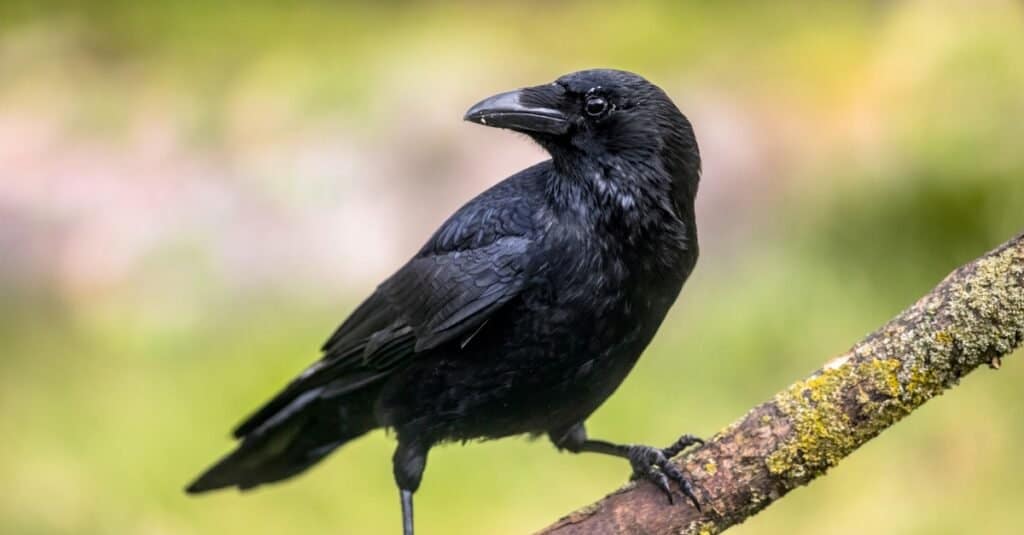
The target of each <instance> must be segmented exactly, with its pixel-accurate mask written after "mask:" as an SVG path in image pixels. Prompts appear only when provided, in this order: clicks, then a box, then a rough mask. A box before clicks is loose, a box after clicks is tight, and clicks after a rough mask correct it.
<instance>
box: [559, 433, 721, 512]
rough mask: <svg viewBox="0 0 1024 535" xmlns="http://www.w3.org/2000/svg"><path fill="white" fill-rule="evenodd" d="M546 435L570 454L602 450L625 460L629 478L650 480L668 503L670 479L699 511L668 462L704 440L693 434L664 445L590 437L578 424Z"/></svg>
mask: <svg viewBox="0 0 1024 535" xmlns="http://www.w3.org/2000/svg"><path fill="white" fill-rule="evenodd" d="M548 436H549V437H550V438H551V442H553V443H554V444H555V447H556V448H558V449H560V450H568V451H571V452H573V453H583V452H592V453H603V454H605V455H614V456H616V457H622V458H624V459H628V460H629V464H630V466H632V467H633V477H632V479H647V480H648V481H650V482H652V483H654V484H655V485H657V486H658V488H660V489H661V490H662V492H664V493H665V495H666V496H668V501H669V503H675V497H674V496H673V494H672V489H671V487H670V486H669V480H672V481H673V482H675V483H676V485H678V486H679V490H680V491H682V493H683V494H684V495H686V497H687V498H689V499H690V501H691V502H692V503H693V506H694V507H696V508H697V509H698V510H700V502H699V501H698V500H697V495H696V494H694V492H693V485H691V484H690V481H689V480H688V479H687V478H686V475H685V474H683V472H682V470H680V469H679V468H678V467H677V466H676V465H675V464H673V463H672V462H671V461H670V459H671V458H672V457H675V456H676V455H679V453H680V452H682V451H683V450H685V449H686V448H688V447H690V446H692V445H694V444H703V443H704V441H703V440H701V439H699V438H697V437H695V436H693V435H683V436H681V437H679V440H677V441H676V442H675V443H674V444H672V445H671V446H669V447H667V448H654V447H651V446H642V445H629V444H612V443H611V442H605V441H603V440H591V439H589V438H587V430H586V428H585V427H583V424H582V423H578V424H574V425H572V426H569V427H567V428H563V429H558V430H554V431H551V432H549V433H548Z"/></svg>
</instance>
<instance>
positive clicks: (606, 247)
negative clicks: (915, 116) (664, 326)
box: [186, 69, 702, 535]
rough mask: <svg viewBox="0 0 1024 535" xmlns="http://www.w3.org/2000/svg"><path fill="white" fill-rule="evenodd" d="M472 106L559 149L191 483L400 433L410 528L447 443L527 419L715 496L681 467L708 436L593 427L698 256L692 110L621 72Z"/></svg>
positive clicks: (268, 473)
mask: <svg viewBox="0 0 1024 535" xmlns="http://www.w3.org/2000/svg"><path fill="white" fill-rule="evenodd" d="M464 119H465V120H467V121H471V122H474V123H479V124H481V125H485V126H492V127H497V128H505V129H509V130H513V131H516V132H520V133H523V134H526V135H527V136H529V137H530V138H532V139H533V140H534V141H535V142H536V143H538V144H539V145H540V146H541V147H543V148H544V149H545V150H546V151H547V152H548V153H549V154H550V156H551V158H550V159H549V160H546V161H543V162H541V163H538V164H536V165H534V166H532V167H529V168H527V169H524V170H522V171H520V172H518V173H516V174H515V175H512V176H511V177H509V178H507V179H505V180H503V181H502V182H500V183H498V184H497V185H495V186H493V187H491V188H490V189H488V190H486V191H484V192H483V193H481V194H480V195H479V196H477V197H476V198H474V199H472V200H471V201H469V202H468V203H467V204H465V205H464V206H463V207H462V208H460V209H459V210H458V211H456V212H455V214H454V215H452V216H451V217H450V218H449V219H448V220H447V221H445V222H444V223H443V224H442V225H441V227H440V228H439V229H438V230H437V231H436V232H435V233H434V234H433V236H432V237H431V238H430V239H429V240H428V241H427V243H426V244H425V245H424V246H423V248H422V249H420V250H419V252H417V253H416V254H415V256H413V257H412V259H411V260H409V261H408V262H407V263H406V264H405V265H404V266H402V267H401V268H400V269H399V270H398V271H397V272H396V273H394V274H393V275H392V276H391V277H390V278H388V279H387V280H385V281H384V282H383V283H382V284H381V285H380V286H378V287H377V289H376V291H374V292H373V294H372V295H370V297H369V298H367V299H366V300H365V301H364V302H363V303H362V304H361V305H359V306H358V307H357V308H356V309H355V311H354V312H352V314H351V315H350V316H349V317H348V319H346V320H345V321H344V322H343V323H342V324H341V326H340V327H338V329H337V330H336V331H335V332H334V333H333V334H332V335H331V336H330V338H329V339H328V340H327V342H326V343H325V344H324V345H323V348H322V358H321V359H320V360H319V361H317V362H315V363H314V364H313V365H311V366H310V367H309V368H307V369H306V370H305V371H303V372H302V373H301V374H300V375H299V376H298V377H297V378H296V379H294V380H293V381H291V383H289V384H288V385H287V386H285V388H284V389H283V390H281V392H279V393H278V394H277V395H276V396H275V397H274V398H272V399H271V400H270V401H268V402H267V403H266V404H265V405H263V406H262V407H261V408H260V409H258V410H257V411H255V412H254V413H253V414H252V415H251V416H249V418H248V419H246V420H245V421H243V422H242V423H241V424H239V425H238V427H237V428H236V429H235V430H234V436H235V437H236V438H237V439H239V440H240V443H239V444H238V446H237V448H236V449H235V450H234V451H232V452H231V453H229V454H227V455H226V456H225V457H224V458H222V459H221V460H219V461H218V462H217V463H216V464H214V465H213V466H212V467H210V468H209V469H208V470H207V471H206V472H205V473H203V474H202V475H201V476H199V478H198V479H196V480H195V481H194V482H193V483H192V484H191V485H189V486H188V488H187V489H186V490H187V492H189V493H200V492H205V491H209V490H214V489H219V488H223V487H238V488H239V489H242V490H245V489H251V488H253V487H256V486H259V485H263V484H265V483H272V482H275V481H280V480H283V479H287V478H290V477H292V476H295V475H297V474H299V473H301V472H303V471H305V470H306V469H307V468H309V467H310V466H312V465H314V464H316V463H317V462H319V461H320V460H322V459H323V458H324V457H326V456H327V455H328V454H330V453H331V452H333V451H334V450H335V449H337V448H338V447H340V446H342V445H344V444H345V443H347V442H349V441H351V440H353V439H356V438H358V437H359V436H361V435H363V434H365V433H367V432H369V431H371V430H374V429H377V428H386V429H391V430H393V431H394V434H395V436H396V438H397V441H398V445H397V448H396V450H395V452H394V457H393V467H394V478H395V482H396V483H397V485H398V489H399V494H400V502H401V507H402V519H403V533H405V534H406V535H411V534H412V532H413V518H412V517H413V510H412V497H413V493H414V492H415V491H416V490H417V488H418V487H419V486H420V480H421V478H422V475H423V470H424V467H425V466H426V461H427V452H428V451H429V450H430V449H431V448H432V447H433V446H435V445H438V444H442V443H446V442H453V441H462V442H465V441H470V440H480V439H496V438H501V437H508V436H512V435H522V434H529V435H533V436H538V435H543V434H547V435H548V437H549V438H550V440H551V441H552V442H553V443H554V445H555V446H556V447H557V448H558V449H560V450H567V451H570V452H573V453H579V452H596V453H603V454H607V455H614V456H618V457H622V458H625V459H628V460H629V462H630V465H631V467H632V469H633V475H634V478H642V479H647V480H650V481H651V482H653V483H654V484H655V485H657V486H658V487H659V488H660V489H661V490H662V491H663V492H664V493H665V494H666V495H667V496H668V501H669V502H670V503H672V502H673V490H672V486H670V482H671V483H674V485H675V486H677V487H678V488H679V490H680V491H681V492H682V494H683V495H685V496H686V497H687V498H688V499H689V500H690V501H691V502H692V503H693V505H694V506H696V507H698V508H699V507H700V504H699V501H698V499H697V497H696V495H695V494H694V491H693V488H692V486H691V484H690V483H689V482H688V480H687V478H686V477H685V475H684V474H683V473H681V471H680V470H679V469H678V468H677V467H676V466H675V465H674V464H672V463H670V462H668V459H670V458H671V457H673V456H675V455H676V454H678V453H679V452H681V451H682V450H683V449H685V448H687V447H688V446H691V445H694V444H700V443H702V441H701V440H700V439H698V438H696V437H694V436H691V435H683V436H682V437H681V438H680V439H679V440H678V441H677V442H676V443H675V444H673V445H672V446H669V447H668V448H655V447H650V446H643V445H620V444H613V443H610V442H605V441H601V440H593V439H590V438H588V437H587V433H586V430H585V428H584V421H585V420H586V419H587V418H588V417H589V416H590V415H591V414H592V413H593V412H594V411H595V410H596V409H597V408H598V407H599V406H600V405H601V404H602V403H603V402H604V401H605V400H606V399H607V398H608V397H609V396H610V395H611V394H612V393H613V392H614V391H615V389H616V388H617V387H618V386H619V384H621V383H622V381H623V379H625V377H626V375H628V374H629V372H630V370H631V369H632V368H633V365H634V364H635V363H636V361H637V359H638V358H639V357H640V354H641V353H642V352H643V350H644V348H645V347H646V346H647V345H648V343H649V342H650V341H651V339H652V338H653V337H654V335H655V333H656V331H657V330H658V327H659V326H660V325H661V322H662V320H663V319H664V317H665V314H666V313H667V312H668V310H669V307H671V306H672V303H673V302H674V301H675V300H676V296H677V295H678V294H679V291H680V289H681V288H682V286H683V283H684V282H686V279H687V278H688V277H689V275H690V273H691V272H692V271H693V268H694V266H695V264H696V262H697V254H698V248H697V227H696V218H695V213H694V199H695V197H696V195H697V186H698V182H699V179H700V174H701V160H700V153H699V150H698V148H697V141H696V138H695V137H694V132H693V128H692V127H691V125H690V122H689V120H688V119H687V118H686V117H685V116H684V115H683V114H682V113H681V112H680V111H679V109H678V108H677V107H676V106H675V104H673V102H672V101H671V100H670V99H669V97H668V96H667V95H666V94H665V93H664V92H663V91H662V90H661V89H660V88H658V87H657V86H655V85H654V84H652V83H650V82H648V81H647V80H645V79H644V78H642V77H640V76H638V75H636V74H633V73H629V72H625V71H619V70H611V69H594V70H586V71H580V72H575V73H572V74H567V75H565V76H562V77H561V78H559V79H557V80H555V81H554V82H553V83H548V84H544V85H539V86H534V87H526V88H523V89H519V90H516V91H510V92H507V93H501V94H498V95H495V96H493V97H490V98H487V99H485V100H483V101H481V102H479V103H478V104H476V105H474V106H473V107H472V108H470V109H469V111H468V112H467V113H466V115H465V117H464Z"/></svg>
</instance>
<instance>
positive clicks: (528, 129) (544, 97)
mask: <svg viewBox="0 0 1024 535" xmlns="http://www.w3.org/2000/svg"><path fill="white" fill-rule="evenodd" d="M560 92H561V88H559V87H558V86H538V87H528V88H525V89H518V90H516V91H509V92H508V93H501V94H498V95H494V96H493V97H490V98H486V99H484V100H481V101H480V102H478V103H477V104H476V105H475V106H473V107H472V108H470V109H469V111H467V112H466V116H465V117H464V119H465V120H467V121H471V122H474V123H480V124H482V125H484V126H493V127H497V128H508V129H509V130H516V131H518V132H523V133H541V134H554V135H561V134H564V133H566V132H567V131H568V130H569V118H568V117H566V116H565V114H564V113H562V112H560V111H558V110H556V109H554V108H552V107H549V106H546V105H545V104H547V103H552V104H554V103H555V102H556V101H557V100H558V98H557V97H559V96H561V95H560V94H559V93H560ZM524 101H525V102H524Z"/></svg>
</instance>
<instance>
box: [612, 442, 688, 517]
mask: <svg viewBox="0 0 1024 535" xmlns="http://www.w3.org/2000/svg"><path fill="white" fill-rule="evenodd" d="M694 444H704V441H703V440H701V439H699V438H697V437H695V436H693V435H683V436H681V437H679V440H677V441H676V442H675V443H674V444H672V445H671V446H669V447H667V448H664V449H659V448H654V447H651V446H630V447H629V464H630V465H631V466H632V467H633V475H632V477H631V478H630V479H632V480H634V481H635V480H638V479H646V480H648V481H650V482H651V483H654V485H655V486H657V487H658V488H659V489H661V491H662V492H664V493H665V496H667V497H668V503H669V504H670V505H674V504H675V503H676V500H675V495H674V494H673V493H672V487H671V485H670V484H669V481H670V480H671V481H672V482H674V483H675V484H676V485H677V486H678V487H679V490H680V491H681V492H682V493H683V495H684V496H686V497H687V498H688V499H689V500H690V503H692V504H693V506H694V507H696V508H697V510H698V511H701V510H702V509H701V506H700V501H699V500H698V499H697V495H696V493H695V492H694V490H693V485H692V484H691V483H690V480H689V479H687V478H686V475H685V474H684V473H683V471H682V470H680V469H679V467H678V466H676V465H675V463H673V462H672V461H671V460H670V459H672V457H675V456H676V455H678V454H679V453H680V452H682V451H683V450H685V449H686V448H687V447H689V446H692V445H694Z"/></svg>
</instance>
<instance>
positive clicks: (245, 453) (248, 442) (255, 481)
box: [185, 389, 376, 494]
mask: <svg viewBox="0 0 1024 535" xmlns="http://www.w3.org/2000/svg"><path fill="white" fill-rule="evenodd" d="M321 391H322V389H314V390H311V391H309V392H306V393H304V394H303V395H301V396H299V397H297V398H296V399H294V400H293V401H292V402H291V403H289V404H288V405H286V406H285V407H284V408H283V409H281V410H280V411H278V412H277V413H276V414H274V415H273V416H272V417H270V418H269V419H267V420H266V421H265V422H264V423H263V424H262V425H261V426H259V427H258V428H256V429H254V430H252V431H251V432H250V433H249V434H247V435H246V436H245V437H243V438H242V441H241V443H240V444H239V445H238V447H237V448H235V450H234V451H232V452H230V453H228V454H227V455H225V456H224V457H223V458H221V459H220V460H219V461H217V462H216V463H215V464H214V465H213V466H211V467H210V468H208V469H207V470H206V471H205V472H204V473H203V474H202V475H200V476H199V477H198V478H197V479H196V480H195V481H193V482H192V483H191V484H190V485H189V486H188V487H186V489H185V491H186V492H188V493H189V494H198V493H201V492H206V491H211V490H216V489H221V488H225V487H238V488H239V489H241V490H246V489H250V488H253V487H256V486H259V485H262V484H265V483H273V482H275V481H280V480H283V479H287V478H289V477H292V476H295V475H297V474H300V473H302V472H303V471H305V470H306V469H308V468H309V467H311V466H313V465H314V464H316V463H317V462H319V461H320V460H322V459H323V458H324V457H326V456H327V455H328V454H330V453H331V452H332V451H334V450H335V449H337V448H338V447H340V446H341V445H343V444H345V443H346V442H348V441H350V440H353V439H355V438H358V437H359V436H361V435H363V434H365V433H366V432H368V431H370V430H372V429H373V428H375V427H376V422H375V421H373V418H372V411H370V410H367V409H369V407H365V406H363V405H365V403H359V402H358V401H359V400H339V399H337V398H335V399H332V400H329V401H325V400H323V399H322V398H321V397H320V394H321ZM353 402H355V403H353Z"/></svg>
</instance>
